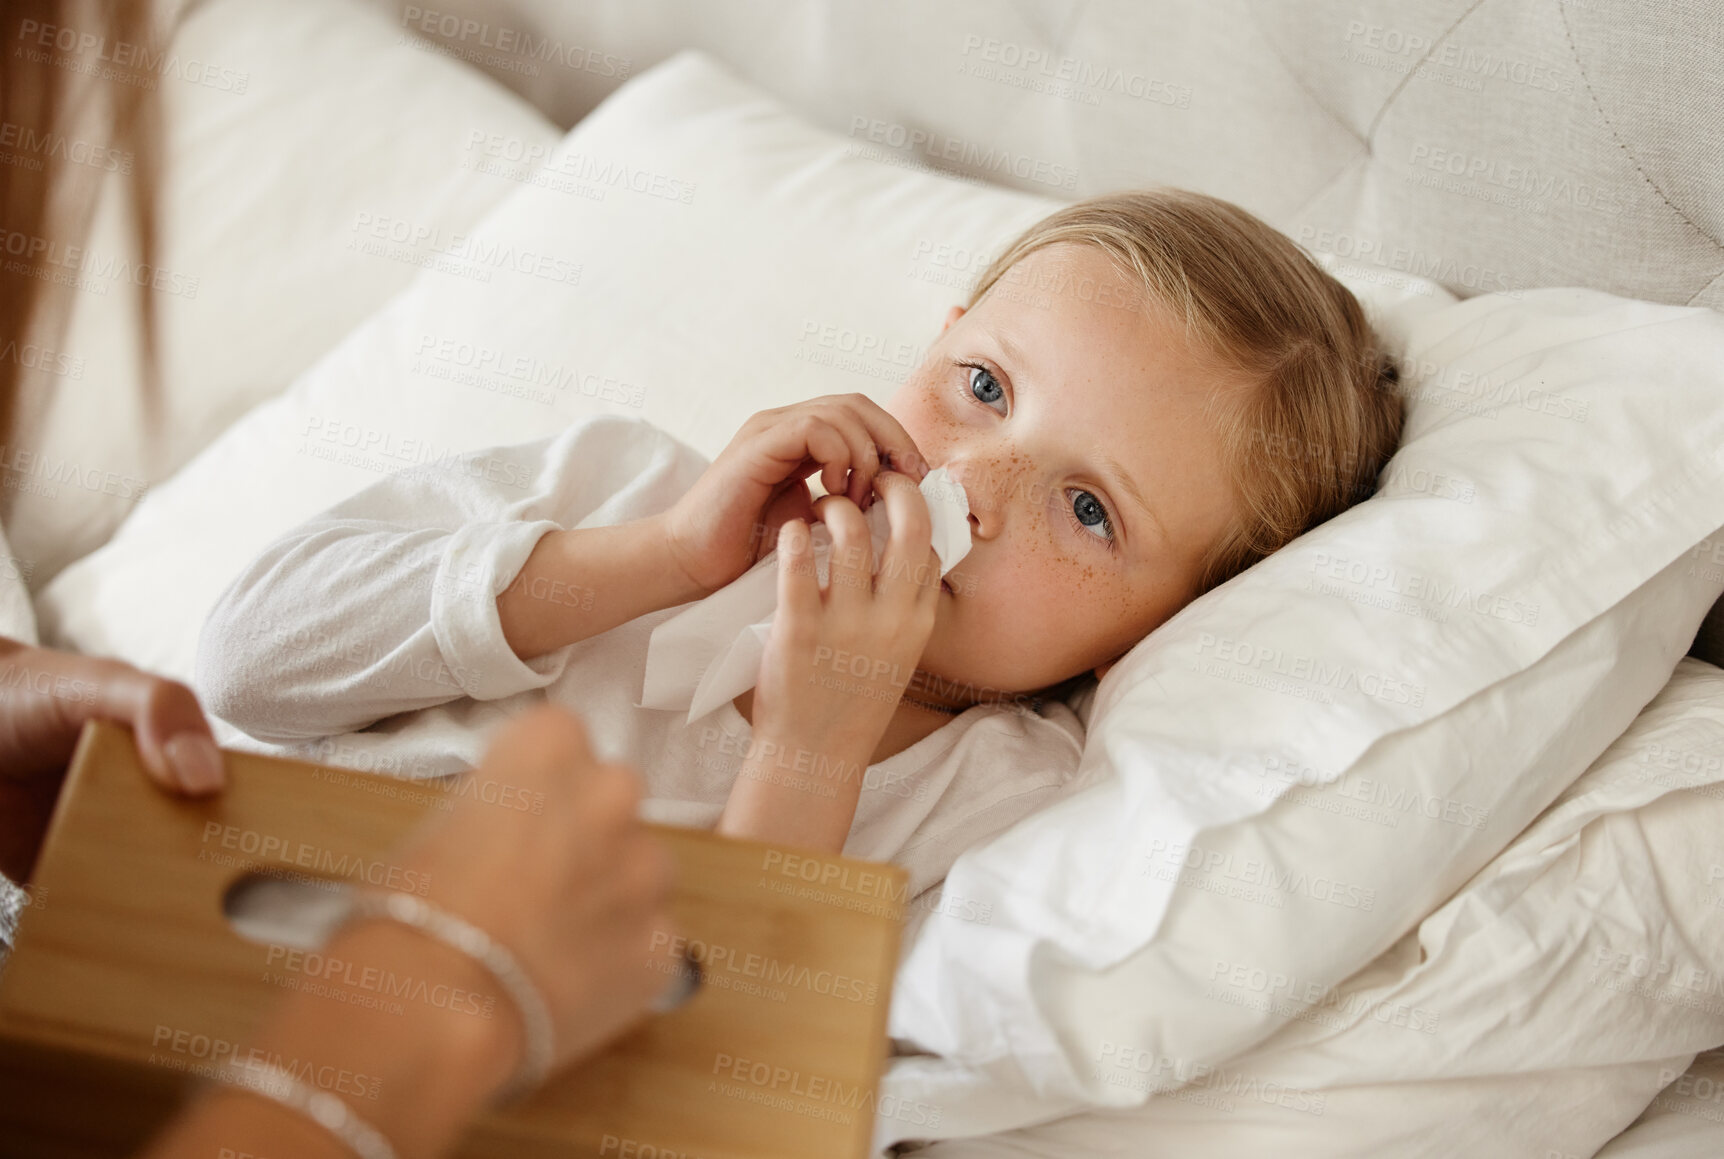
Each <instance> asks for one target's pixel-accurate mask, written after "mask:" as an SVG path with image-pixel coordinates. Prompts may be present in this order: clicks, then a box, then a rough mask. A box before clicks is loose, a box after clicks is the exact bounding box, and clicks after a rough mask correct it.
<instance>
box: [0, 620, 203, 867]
mask: <svg viewBox="0 0 1724 1159" xmlns="http://www.w3.org/2000/svg"><path fill="white" fill-rule="evenodd" d="M86 720H111V721H114V722H115V723H116V724H123V725H126V726H127V727H129V728H130V729H131V730H132V733H133V735H134V736H135V737H136V738H137V744H138V755H139V756H140V757H141V758H142V759H143V762H144V768H145V769H146V770H147V771H148V772H149V775H150V778H151V779H152V780H154V781H155V782H156V783H157V784H158V785H160V786H161V787H162V788H164V789H166V790H168V791H169V792H173V793H185V794H188V795H191V796H200V795H203V794H207V793H214V792H216V791H218V790H219V789H220V788H221V787H222V777H223V773H222V759H221V751H220V750H219V749H217V748H216V744H215V738H214V737H213V736H212V735H211V733H210V726H209V722H208V721H207V720H205V719H204V714H203V710H202V709H201V708H199V707H198V701H197V697H195V696H193V695H192V691H191V689H189V688H187V687H186V686H185V685H184V684H181V683H179V682H178V681H176V680H164V679H162V678H161V677H159V676H151V675H150V674H149V673H147V672H140V671H139V670H138V669H136V668H134V667H132V666H131V665H130V664H125V663H122V662H121V661H118V660H105V659H101V658H98V657H95V656H79V655H76V654H75V653H71V652H56V651H54V650H52V649H48V648H35V647H31V646H30V645H28V644H22V643H20V642H18V641H16V640H7V639H0V872H4V873H5V874H6V876H7V877H10V878H11V879H12V880H14V881H23V880H25V879H26V878H27V877H28V876H29V873H30V870H31V868H32V867H33V866H34V865H35V862H36V855H37V853H38V851H39V850H40V848H41V845H42V838H43V836H44V834H45V833H46V832H47V828H48V819H49V817H51V816H52V815H53V810H54V802H55V800H56V798H58V797H59V795H60V785H61V783H62V782H63V781H64V780H65V778H66V765H67V763H68V762H69V761H70V760H71V759H72V749H73V748H74V747H75V746H76V745H77V743H78V734H79V733H80V732H81V731H82V730H83V727H84V722H85V721H86Z"/></svg>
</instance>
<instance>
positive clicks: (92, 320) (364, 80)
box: [6, 0, 559, 590]
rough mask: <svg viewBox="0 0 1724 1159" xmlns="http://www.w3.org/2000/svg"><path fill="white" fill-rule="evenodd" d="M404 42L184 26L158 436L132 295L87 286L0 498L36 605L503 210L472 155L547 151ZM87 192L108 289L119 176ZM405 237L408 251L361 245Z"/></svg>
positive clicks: (170, 184) (483, 94)
mask: <svg viewBox="0 0 1724 1159" xmlns="http://www.w3.org/2000/svg"><path fill="white" fill-rule="evenodd" d="M415 44H416V42H415V41H414V40H413V38H411V37H408V36H405V35H403V33H402V31H401V28H400V27H399V26H397V25H396V24H394V23H392V22H391V21H390V19H389V17H388V14H387V13H385V12H382V11H380V10H378V9H377V8H375V7H373V6H369V5H364V4H356V3H352V2H351V0H216V2H215V3H211V4H207V5H204V6H202V7H200V8H199V9H197V10H196V11H195V12H194V13H193V14H192V15H191V16H189V17H188V18H187V20H186V23H185V25H184V26H183V27H182V28H181V30H180V31H179V33H178V34H177V35H176V37H175V40H174V42H173V44H172V46H171V47H170V48H169V50H168V51H167V53H166V54H165V56H164V62H163V67H162V77H161V80H160V88H159V95H160V98H161V101H162V113H163V126H164V130H165V131H164V136H163V141H164V150H165V163H166V177H165V182H164V185H163V187H162V190H161V202H160V205H161V211H162V223H161V227H162V228H161V247H160V252H159V254H158V256H157V262H156V265H157V267H158V270H157V271H155V272H154V273H153V275H152V276H153V277H154V279H155V283H156V284H157V285H159V286H161V287H162V289H161V290H160V291H159V292H157V293H156V295H155V298H156V303H157V306H158V308H159V320H160V324H161V331H160V333H161V339H162V346H161V352H162V377H161V381H162V387H163V396H164V397H163V401H164V403H165V404H166V405H165V406H164V408H163V414H162V418H163V422H162V427H161V437H160V439H159V440H157V441H156V442H154V443H153V444H152V443H148V442H146V440H145V438H144V435H143V429H142V411H141V409H140V405H139V404H140V397H141V396H140V394H139V370H138V315H137V309H136V301H137V296H136V293H135V290H134V287H133V286H132V285H131V284H130V283H129V282H128V281H126V280H124V278H123V277H118V276H113V277H110V276H104V275H102V274H100V273H97V274H92V275H89V276H88V280H89V281H91V282H93V283H95V284H96V286H97V287H98V288H100V289H101V290H102V291H103V292H101V293H99V294H94V293H76V294H73V295H72V297H73V299H74V304H73V315H72V317H71V318H70V320H69V325H68V329H67V333H66V335H65V337H64V339H63V341H62V342H61V343H60V346H59V349H60V351H61V352H62V353H64V354H65V356H66V358H67V360H68V361H67V363H66V366H67V369H68V370H69V371H75V372H76V375H77V377H76V378H66V377H61V378H58V379H49V380H47V381H48V382H49V391H48V392H46V393H48V395H49V397H50V398H51V402H50V403H49V404H48V408H47V411H46V414H45V416H44V417H45V419H46V426H45V427H44V428H43V429H42V432H41V436H40V438H39V439H37V440H36V441H35V442H34V443H33V444H32V449H33V451H34V452H35V454H34V455H33V457H32V458H31V459H30V460H27V462H28V463H29V466H26V467H23V468H21V469H19V473H20V474H21V475H22V476H23V479H18V480H10V481H9V492H8V493H9V494H12V495H15V496H16V501H15V505H14V506H13V508H12V510H11V512H10V515H9V518H8V520H7V524H6V529H7V532H8V533H9V535H10V537H11V540H12V544H13V547H14V548H15V549H16V550H17V552H18V554H19V555H20V556H22V557H24V558H27V559H30V560H32V561H33V562H34V565H35V566H34V567H33V569H32V573H31V585H32V587H33V588H35V589H37V590H40V588H41V586H42V585H43V584H44V583H45V582H46V581H48V580H50V579H52V578H53V576H54V575H55V574H56V573H57V572H59V570H60V569H61V568H62V567H64V566H65V565H66V564H68V563H70V562H71V561H72V560H75V559H77V558H78V557H80V556H82V555H85V554H86V553H88V552H90V551H92V550H94V549H95V548H97V547H99V546H100V545H101V544H102V543H103V541H105V540H106V539H107V538H108V536H109V535H110V534H112V532H113V530H114V528H115V527H117V526H118V525H119V523H120V521H121V520H122V519H124V518H125V517H126V515H127V514H128V513H129V512H130V511H131V510H132V507H133V504H134V503H135V502H136V500H137V498H138V497H139V495H141V494H143V493H144V492H145V491H146V490H147V488H148V486H149V481H151V480H158V479H164V478H166V477H167V476H168V475H169V474H171V473H172V472H173V471H174V470H175V469H177V468H178V467H180V466H181V465H182V464H184V463H185V462H187V461H188V460H189V459H190V458H191V457H192V456H193V455H194V454H196V453H197V452H198V451H199V450H200V449H201V448H202V447H204V446H205V445H206V444H207V443H208V442H209V441H210V440H211V439H213V438H214V437H215V436H216V435H218V434H220V433H221V431H222V430H224V429H225V428H227V427H228V426H230V425H231V424H232V423H233V421H234V420H235V419H236V418H238V417H239V416H240V415H242V414H244V413H245V412H246V411H247V410H248V409H250V408H251V406H252V405H253V404H255V403H256V402H258V401H259V400H260V399H264V398H267V397H269V396H270V395H273V394H277V393H279V392H280V391H282V390H283V389H285V388H286V387H287V385H288V384H289V383H291V382H292V381H293V379H294V378H295V377H296V376H297V375H298V374H299V372H300V371H302V370H304V369H305V368H306V367H307V366H309V365H311V363H312V362H313V361H314V360H315V359H317V358H319V357H321V356H322V355H323V354H324V353H326V352H327V351H328V350H329V348H330V347H331V346H333V345H334V344H335V343H336V341H338V340H339V339H340V338H341V337H342V336H343V335H345V334H346V333H347V332H348V331H349V330H351V329H352V328H353V327H354V326H355V325H356V324H358V323H359V322H360V321H362V320H364V319H365V318H366V317H368V316H369V315H370V314H372V313H373V312H375V311H376V309H377V308H378V307H379V306H381V305H382V304H383V303H384V302H386V301H387V300H388V299H389V297H390V295H392V294H394V293H395V292H396V291H398V290H400V289H401V288H402V287H404V286H406V285H407V284H408V283H409V282H410V281H412V279H413V277H414V276H415V275H416V274H418V272H419V268H420V262H421V261H423V260H424V259H425V258H426V257H429V256H435V253H436V251H435V249H434V248H433V247H434V245H435V244H436V239H438V238H447V237H449V236H450V235H453V234H460V233H462V232H463V231H465V230H466V228H467V227H468V226H469V225H471V224H472V223H473V222H475V221H477V220H478V219H479V217H480V216H481V215H482V214H483V213H484V212H485V211H486V210H488V209H490V208H491V207H492V206H493V205H495V204H496V203H497V202H499V201H501V200H502V199H503V198H504V197H505V196H507V195H508V194H509V193H510V192H512V191H513V190H514V189H515V187H516V186H515V183H514V182H513V181H509V180H505V179H503V178H500V177H498V176H495V175H492V174H489V173H486V172H483V171H482V169H481V168H480V166H479V164H478V163H479V162H480V161H482V160H483V153H484V149H483V143H484V142H487V141H491V140H502V141H513V142H518V143H519V144H518V146H517V147H519V148H523V149H524V148H540V149H543V148H548V147H549V146H550V145H551V144H552V143H554V142H555V140H556V139H557V137H558V135H559V134H558V131H557V129H556V127H555V126H554V125H552V124H551V123H550V122H549V121H547V120H546V119H545V118H544V117H543V116H541V115H540V114H539V113H538V112H537V111H536V110H535V109H533V107H532V106H531V105H528V104H527V103H526V102H524V101H522V100H521V99H520V98H519V97H516V96H515V95H514V94H512V93H510V92H508V91H506V90H505V89H503V88H502V87H501V86H499V85H498V84H496V83H495V82H494V81H492V80H490V79H488V78H486V77H484V76H482V75H481V74H480V73H479V72H477V71H476V70H474V69H472V68H469V67H468V66H466V65H464V64H461V63H459V62H454V61H450V60H448V59H447V58H445V57H443V56H440V55H438V54H437V53H435V52H433V51H430V50H429V49H428V48H427V47H424V46H419V47H415ZM475 142H477V143H478V144H477V145H474V146H473V147H470V145H471V144H472V143H475ZM101 156H103V157H106V156H107V155H106V154H102V155H101ZM113 160H114V163H115V165H116V166H118V165H119V164H120V162H121V158H119V157H115V158H113ZM126 167H127V168H129V163H127V166H126ZM103 192H104V196H103V200H102V201H101V203H100V205H99V210H98V214H97V218H96V220H95V221H94V222H93V224H92V232H91V236H90V239H89V243H88V247H87V248H88V251H89V253H90V255H91V257H92V259H93V260H96V261H97V262H98V265H97V266H96V267H95V268H96V269H98V270H107V271H109V272H110V273H111V272H112V271H113V270H115V269H120V268H125V267H119V266H118V265H117V261H118V259H121V258H126V259H128V260H129V259H130V255H131V253H132V250H131V242H130V238H131V236H132V235H131V231H130V228H129V226H128V225H127V224H126V216H125V211H124V205H125V202H124V200H123V199H121V198H120V197H119V196H117V195H118V193H119V188H118V183H117V181H116V179H115V178H113V177H110V178H108V179H107V184H106V186H105V187H104V191H103ZM403 223H404V224H405V225H406V227H407V232H408V233H409V234H411V233H413V232H415V231H417V232H418V233H420V235H421V238H422V240H420V241H418V242H414V241H412V240H411V239H410V240H409V241H408V242H407V243H406V244H393V243H388V242H380V241H379V240H378V239H377V238H375V237H373V236H371V235H372V233H373V231H375V230H382V231H384V232H385V233H386V234H391V233H394V232H397V231H398V230H399V229H400V228H401V225H402V224H403ZM367 246H369V247H370V248H369V249H367V248H364V247H367ZM8 462H9V463H14V462H15V460H14V459H13V458H12V457H11V456H8ZM25 479H27V480H28V481H29V482H31V483H33V484H36V486H31V487H20V486H18V485H17V484H18V483H19V482H22V481H24V480H25Z"/></svg>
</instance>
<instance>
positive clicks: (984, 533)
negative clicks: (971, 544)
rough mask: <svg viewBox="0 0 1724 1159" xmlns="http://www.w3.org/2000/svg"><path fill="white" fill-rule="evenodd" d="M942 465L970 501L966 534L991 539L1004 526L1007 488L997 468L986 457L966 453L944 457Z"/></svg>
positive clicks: (975, 537) (973, 537) (976, 537)
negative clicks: (949, 457)
mask: <svg viewBox="0 0 1724 1159" xmlns="http://www.w3.org/2000/svg"><path fill="white" fill-rule="evenodd" d="M945 468H946V470H947V471H948V472H950V473H951V475H952V477H953V478H954V479H956V480H957V481H958V483H959V484H960V485H961V486H962V487H963V488H964V495H965V497H966V498H967V499H968V500H969V503H970V537H971V538H972V539H993V538H994V537H995V536H997V535H999V534H1000V532H1001V530H1002V528H1003V527H1004V517H1005V504H1004V502H1003V497H1004V496H1005V495H1006V493H1007V492H1008V490H1009V489H1010V488H1008V487H1007V486H1005V485H1004V484H1005V480H1004V479H1003V478H1002V476H1001V474H1000V472H999V470H998V469H997V468H995V467H994V465H993V464H992V463H990V462H988V461H986V460H981V459H977V458H972V457H968V456H957V457H954V458H951V459H948V460H947V461H946V463H945Z"/></svg>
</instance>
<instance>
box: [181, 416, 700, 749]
mask: <svg viewBox="0 0 1724 1159" xmlns="http://www.w3.org/2000/svg"><path fill="white" fill-rule="evenodd" d="M704 466H705V460H703V459H701V458H700V457H699V456H698V455H697V454H696V453H695V452H693V451H692V450H690V449H688V448H687V447H685V446H684V445H682V444H680V443H677V442H676V440H674V439H672V438H671V437H670V436H668V435H666V434H664V433H663V432H662V431H659V430H658V429H657V428H656V427H653V426H651V425H650V424H648V423H645V422H644V421H642V420H639V419H624V418H617V417H613V416H598V417H597V418H594V419H589V420H586V421H583V422H581V423H578V424H576V425H575V426H573V427H571V428H569V429H568V430H566V431H564V432H563V433H562V434H561V435H557V436H555V437H554V438H549V439H541V440H538V441H536V442H532V443H523V444H520V445H518V446H514V447H500V448H488V449H486V450H482V451H476V452H473V453H471V454H469V455H465V456H461V457H460V458H458V459H453V460H448V461H444V462H440V463H436V464H428V465H424V466H420V467H415V468H411V469H409V470H407V471H402V472H398V473H396V474H394V475H391V476H389V477H387V478H385V479H383V480H381V481H380V482H378V483H375V484H373V485H372V486H370V487H367V488H365V489H364V490H363V491H361V492H359V493H358V494H357V495H354V496H353V497H352V498H351V499H348V500H347V501H346V502H344V503H341V504H339V505H337V506H335V507H333V508H331V509H330V510H328V511H326V512H324V513H323V514H321V515H318V516H315V517H314V518H312V519H310V520H308V521H306V522H305V523H303V524H301V525H300V526H298V527H296V528H294V529H293V530H292V531H290V532H288V533H287V534H285V535H283V536H281V537H280V538H279V539H277V540H275V541H274V542H273V543H271V544H270V545H269V546H268V547H266V548H265V549H264V551H263V552H262V554H261V555H260V556H259V557H258V558H257V559H256V560H254V561H253V562H252V563H251V565H250V566H249V567H247V568H246V569H245V570H244V571H243V572H241V573H240V575H239V576H238V577H237V578H236V579H235V580H234V581H233V583H232V584H230V585H229V587H228V589H227V590H226V591H225V592H224V593H223V594H222V596H221V598H220V599H219V600H218V601H217V603H216V606H215V607H214V609H212V611H211V612H210V615H209V618H208V619H207V620H206V621H205V624H204V628H203V633H202V635H201V637H200V639H199V642H198V658H197V669H196V676H195V678H194V684H195V687H196V691H197V693H198V695H199V697H200V698H201V699H202V700H203V702H204V705H205V707H206V708H208V709H209V710H210V711H211V712H213V713H214V714H215V715H217V716H219V717H221V718H222V719H224V720H226V721H228V722H229V723H230V724H233V725H234V726H235V727H237V728H239V729H241V730H243V731H245V732H247V733H249V734H250V735H252V736H253V737H256V738H257V739H259V740H263V741H272V742H285V741H292V740H301V739H309V738H315V737H323V736H330V735H334V734H337V733H343V732H352V731H355V730H358V729H362V728H366V727H368V726H369V725H371V724H374V723H376V722H377V721H379V720H382V719H383V718H385V717H388V716H393V715H395V714H397V713H401V712H410V711H413V710H416V709H421V708H429V707H432V706H435V705H438V704H444V703H447V702H449V701H451V700H455V699H457V698H459V697H462V696H468V697H472V698H473V699H476V700H496V699H500V698H502V697H507V696H512V695H514V694H516V693H519V692H523V691H527V690H529V689H534V688H542V687H544V686H545V685H547V684H550V683H551V682H552V681H554V680H556V679H557V677H558V676H560V675H561V673H562V670H563V667H564V665H565V664H566V663H567V660H568V656H569V649H568V648H563V649H559V650H558V651H556V652H552V653H549V654H547V655H545V656H541V657H538V658H537V659H535V660H532V661H523V660H521V659H520V658H519V657H517V656H516V655H515V653H514V651H513V649H511V648H510V647H509V645H508V643H507V642H506V641H505V640H504V639H503V629H502V624H501V622H500V620H499V619H498V616H497V600H496V597H497V596H498V594H500V593H501V592H502V591H503V590H504V589H505V588H506V587H508V585H509V583H510V582H511V581H512V580H513V579H514V578H515V576H516V575H517V574H518V573H519V572H520V570H521V567H522V565H523V564H524V563H525V562H526V559H527V557H528V556H529V555H531V554H532V551H533V548H534V547H535V546H537V544H538V542H539V540H540V539H541V538H542V537H543V536H544V535H545V534H546V533H547V532H550V531H555V530H559V529H562V528H570V527H574V526H576V525H577V524H581V523H583V522H590V523H597V524H604V523H611V522H622V521H624V520H625V519H626V518H630V517H638V516H639V515H644V514H647V513H650V511H651V510H653V509H662V508H663V507H667V506H669V504H670V503H671V502H674V500H675V498H676V497H677V496H678V495H680V494H681V493H682V491H684V490H686V489H687V487H688V486H689V485H691V484H692V482H693V479H694V478H697V477H698V474H699V471H700V470H702V469H704ZM571 647H573V646H572V645H571Z"/></svg>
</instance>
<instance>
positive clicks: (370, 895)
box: [348, 890, 554, 1103]
mask: <svg viewBox="0 0 1724 1159" xmlns="http://www.w3.org/2000/svg"><path fill="white" fill-rule="evenodd" d="M359 918H387V919H389V920H390V921H396V922H400V923H402V924H403V925H409V926H412V927H413V928H414V929H416V930H420V931H422V932H424V933H426V934H429V935H430V936H431V937H433V938H436V939H437V940H438V941H439V942H442V943H443V944H444V945H446V946H451V947H453V948H454V949H457V950H460V951H461V952H462V953H463V954H466V955H467V956H468V957H469V958H472V959H473V960H474V961H476V962H478V963H479V964H480V965H481V966H483V967H485V969H486V970H488V971H490V973H491V975H492V976H493V977H495V978H496V979H497V981H498V983H499V984H501V985H502V987H503V989H504V990H505V991H507V993H508V995H509V997H510V999H511V1000H512V1001H513V1002H514V1003H515V1009H516V1010H517V1011H518V1012H519V1013H520V1015H521V1026H522V1028H523V1029H524V1030H525V1032H526V1041H527V1049H526V1052H525V1054H524V1055H523V1057H522V1059H521V1065H520V1067H519V1068H518V1069H517V1070H516V1071H515V1074H514V1077H513V1078H511V1079H510V1080H509V1082H508V1085H506V1086H505V1087H504V1088H503V1089H502V1090H501V1091H500V1092H498V1095H497V1099H496V1101H497V1102H503V1103H506V1102H510V1101H512V1100H513V1099H516V1098H519V1097H520V1096H521V1095H524V1094H526V1093H527V1092H528V1091H531V1090H534V1089H535V1088H537V1087H538V1086H539V1084H540V1083H542V1082H544V1081H545V1076H546V1075H547V1074H549V1073H550V1071H551V1059H552V1057H553V1054H554V1042H553V1039H552V1030H551V1011H550V1008H549V1007H548V1006H547V1005H546V1004H545V999H544V998H543V997H542V996H541V995H540V994H539V988H538V987H537V986H535V985H533V980H532V979H531V978H529V977H528V976H527V972H526V971H525V970H523V969H522V968H521V964H520V963H519V962H518V961H516V960H515V955H513V954H511V953H510V952H509V951H508V949H507V947H505V946H504V945H503V944H502V943H501V942H499V941H497V940H496V939H495V938H493V937H492V936H491V935H490V934H487V933H486V932H485V931H484V930H482V929H480V928H479V927H478V926H476V925H473V924H472V923H471V922H466V921H463V920H461V919H460V918H458V917H456V916H455V915H454V914H452V913H449V912H448V911H447V910H443V909H439V908H438V907H437V906H434V905H432V904H431V903H430V902H428V901H426V900H425V899H424V898H421V897H416V896H414V895H413V894H410V893H389V892H378V891H370V890H367V891H364V892H362V893H360V894H358V895H357V896H356V897H355V898H354V899H353V908H352V909H351V910H349V911H348V920H349V921H353V920H356V919H359Z"/></svg>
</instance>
